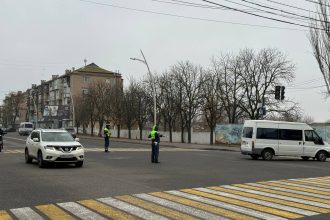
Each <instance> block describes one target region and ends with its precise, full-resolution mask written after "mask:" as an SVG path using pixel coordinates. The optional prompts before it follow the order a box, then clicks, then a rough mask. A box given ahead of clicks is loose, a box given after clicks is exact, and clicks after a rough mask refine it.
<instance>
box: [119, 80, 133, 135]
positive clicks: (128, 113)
mask: <svg viewBox="0 0 330 220" xmlns="http://www.w3.org/2000/svg"><path fill="white" fill-rule="evenodd" d="M135 95H136V94H134V81H133V80H131V82H130V85H129V87H128V88H127V89H125V90H124V94H123V109H122V112H123V122H124V123H125V125H126V127H127V129H128V138H129V139H131V138H132V135H131V130H132V127H133V125H134V123H135V117H134V116H135V111H136V105H135V103H134V98H135Z"/></svg>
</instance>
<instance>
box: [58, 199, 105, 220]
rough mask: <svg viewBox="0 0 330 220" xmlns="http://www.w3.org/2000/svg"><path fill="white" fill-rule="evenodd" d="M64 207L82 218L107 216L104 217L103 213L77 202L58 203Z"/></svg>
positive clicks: (101, 218)
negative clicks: (100, 213)
mask: <svg viewBox="0 0 330 220" xmlns="http://www.w3.org/2000/svg"><path fill="white" fill-rule="evenodd" d="M57 205H59V206H60V207H62V208H63V209H65V210H67V211H69V212H71V213H72V214H73V215H76V216H78V217H79V218H81V219H82V220H94V219H97V220H106V218H104V217H102V216H101V215H99V214H97V213H95V212H93V211H91V210H89V209H87V208H85V207H83V206H81V205H79V204H78V203H75V202H66V203H57Z"/></svg>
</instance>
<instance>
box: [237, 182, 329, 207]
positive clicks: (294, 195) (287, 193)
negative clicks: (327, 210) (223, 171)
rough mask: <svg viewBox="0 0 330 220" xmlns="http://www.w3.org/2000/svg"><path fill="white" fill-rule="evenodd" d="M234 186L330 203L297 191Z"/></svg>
mask: <svg viewBox="0 0 330 220" xmlns="http://www.w3.org/2000/svg"><path fill="white" fill-rule="evenodd" d="M234 186H237V187H242V188H247V189H253V190H258V191H263V192H269V193H273V194H277V195H283V196H290V197H294V198H299V199H305V200H309V201H313V202H321V203H325V204H330V200H326V199H319V198H315V197H310V196H304V195H300V194H295V193H289V192H283V191H278V190H273V189H266V188H262V187H256V186H250V185H244V184H234Z"/></svg>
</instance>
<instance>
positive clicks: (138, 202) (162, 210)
mask: <svg viewBox="0 0 330 220" xmlns="http://www.w3.org/2000/svg"><path fill="white" fill-rule="evenodd" d="M116 198H117V199H120V200H122V201H124V202H128V203H131V204H133V205H135V206H139V207H141V208H143V209H147V210H149V211H152V212H155V213H158V214H161V215H163V216H166V217H168V218H171V219H178V220H179V219H185V220H197V218H194V217H192V216H190V215H187V214H184V213H181V212H178V211H175V210H173V209H170V208H166V207H162V206H159V205H156V204H153V203H151V202H147V201H144V200H142V199H138V198H135V197H133V196H117V197H116Z"/></svg>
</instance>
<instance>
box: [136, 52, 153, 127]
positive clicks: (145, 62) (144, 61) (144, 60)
mask: <svg viewBox="0 0 330 220" xmlns="http://www.w3.org/2000/svg"><path fill="white" fill-rule="evenodd" d="M140 51H141V54H142V57H143V60H141V59H139V58H130V59H131V60H137V61H140V62H141V63H144V64H145V65H146V66H147V68H148V73H149V77H150V81H151V86H152V90H153V98H154V124H155V125H156V123H157V121H156V86H155V79H154V77H153V76H152V74H151V72H150V68H149V65H148V63H147V60H146V58H145V56H144V54H143V52H142V50H140Z"/></svg>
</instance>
